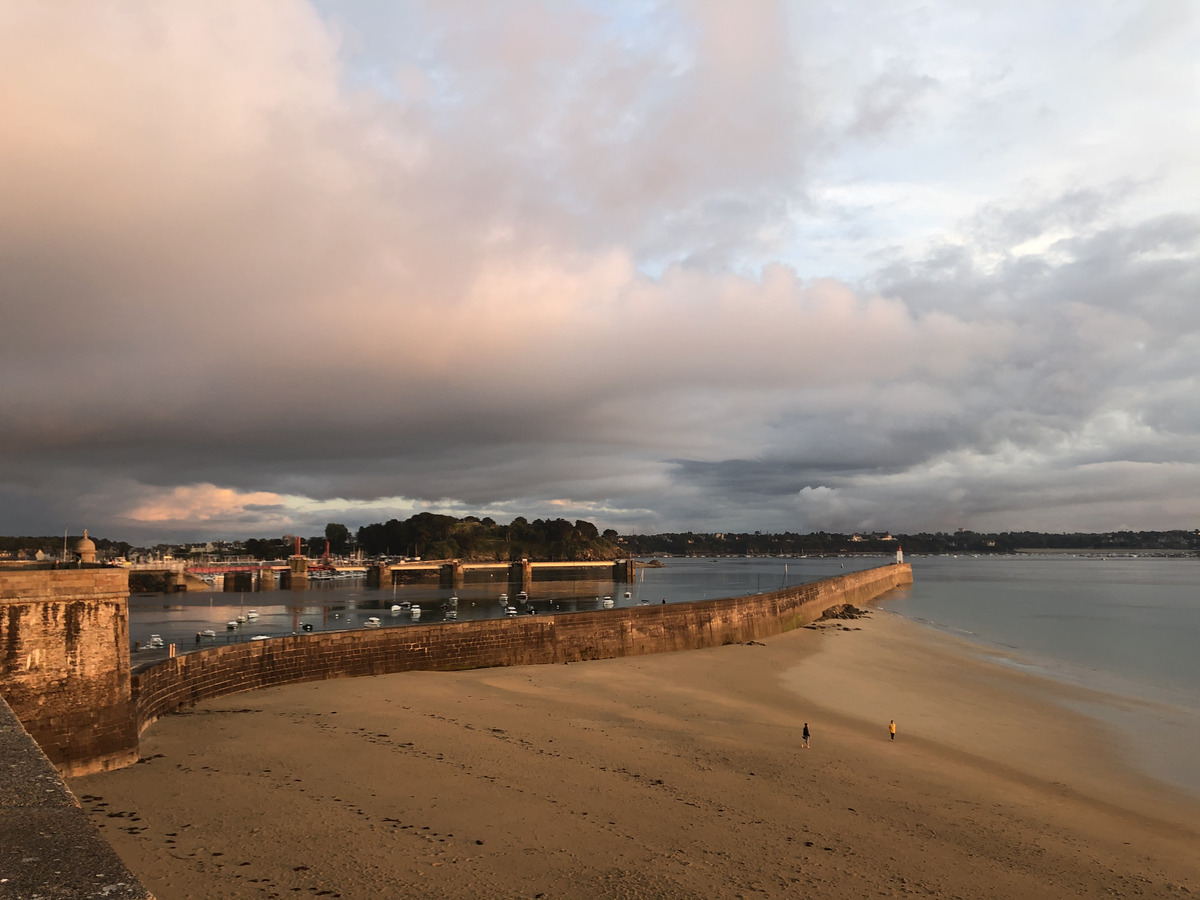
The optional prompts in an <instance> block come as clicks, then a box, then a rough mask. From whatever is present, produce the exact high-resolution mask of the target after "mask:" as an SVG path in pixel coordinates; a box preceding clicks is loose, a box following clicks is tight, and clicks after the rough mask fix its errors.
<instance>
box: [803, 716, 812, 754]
mask: <svg viewBox="0 0 1200 900" xmlns="http://www.w3.org/2000/svg"><path fill="white" fill-rule="evenodd" d="M811 736H812V732H810V731H809V730H808V723H807V722H805V723H804V732H803V734H802V735H801V737H802V738H803V740H802V741H801V742H800V746H801V747H803V748H805V749H806V750H807V749H808V739H809V737H811Z"/></svg>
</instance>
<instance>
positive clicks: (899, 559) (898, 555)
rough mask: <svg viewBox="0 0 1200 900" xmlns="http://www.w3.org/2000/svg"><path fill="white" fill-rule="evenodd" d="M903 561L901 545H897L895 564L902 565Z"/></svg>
mask: <svg viewBox="0 0 1200 900" xmlns="http://www.w3.org/2000/svg"><path fill="white" fill-rule="evenodd" d="M903 563H904V550H903V548H901V547H897V548H896V565H898V566H899V565H903Z"/></svg>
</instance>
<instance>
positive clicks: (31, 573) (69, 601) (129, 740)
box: [0, 566, 138, 775]
mask: <svg viewBox="0 0 1200 900" xmlns="http://www.w3.org/2000/svg"><path fill="white" fill-rule="evenodd" d="M128 598H129V581H128V574H127V573H126V572H125V571H124V570H122V569H113V568H108V567H95V568H89V567H86V566H83V567H79V568H63V569H33V568H16V567H13V568H8V567H5V568H0V697H3V699H4V700H5V701H6V702H7V703H8V706H9V707H10V708H11V709H12V711H13V712H14V713H15V714H16V716H17V718H18V719H20V721H21V723H22V724H23V725H24V727H25V729H26V730H27V731H28V732H29V734H30V735H31V736H32V737H33V739H34V740H35V741H37V744H38V746H40V747H41V748H42V750H43V751H44V752H45V754H46V756H47V757H49V759H50V761H51V762H52V763H54V764H55V765H56V766H58V768H59V770H60V771H61V772H62V773H63V774H65V775H85V774H87V773H89V772H96V771H102V770H105V769H112V768H119V767H120V766H124V765H128V764H129V763H131V762H135V761H136V760H137V756H138V753H137V734H138V732H137V729H136V716H135V712H134V709H133V706H132V704H131V701H130V668H129V607H128Z"/></svg>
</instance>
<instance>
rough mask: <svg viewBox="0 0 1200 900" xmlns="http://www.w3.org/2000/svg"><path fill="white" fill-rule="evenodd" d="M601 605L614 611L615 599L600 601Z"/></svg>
mask: <svg viewBox="0 0 1200 900" xmlns="http://www.w3.org/2000/svg"><path fill="white" fill-rule="evenodd" d="M600 605H601V606H603V607H604V608H605V609H612V608H613V598H612V597H605V598H604V599H603V600H602V601H600Z"/></svg>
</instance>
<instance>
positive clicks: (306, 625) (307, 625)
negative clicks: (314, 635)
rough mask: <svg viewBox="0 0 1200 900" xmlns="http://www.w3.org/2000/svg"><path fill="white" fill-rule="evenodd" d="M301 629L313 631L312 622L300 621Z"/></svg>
mask: <svg viewBox="0 0 1200 900" xmlns="http://www.w3.org/2000/svg"><path fill="white" fill-rule="evenodd" d="M300 630H301V631H312V622H302V623H300Z"/></svg>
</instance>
